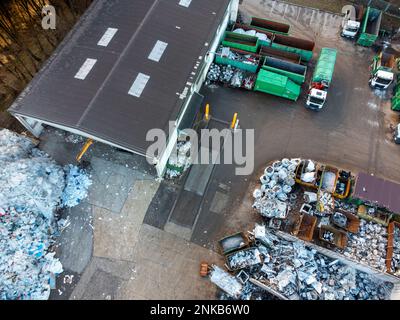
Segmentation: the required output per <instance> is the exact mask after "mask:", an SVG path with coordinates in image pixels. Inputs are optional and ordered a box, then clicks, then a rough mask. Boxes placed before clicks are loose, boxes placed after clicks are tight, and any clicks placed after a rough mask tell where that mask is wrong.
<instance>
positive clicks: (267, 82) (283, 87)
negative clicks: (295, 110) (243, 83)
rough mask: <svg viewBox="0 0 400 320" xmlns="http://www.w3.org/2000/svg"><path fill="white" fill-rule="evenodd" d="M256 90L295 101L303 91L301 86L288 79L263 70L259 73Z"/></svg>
mask: <svg viewBox="0 0 400 320" xmlns="http://www.w3.org/2000/svg"><path fill="white" fill-rule="evenodd" d="M254 90H255V91H260V92H264V93H269V94H272V95H275V96H279V97H282V98H286V99H290V100H293V101H297V99H298V98H299V96H300V91H301V90H300V86H299V85H297V84H296V83H294V82H293V81H292V80H290V79H289V78H288V77H286V76H283V75H280V74H276V73H273V72H271V71H267V70H263V69H261V70H260V71H259V72H258V76H257V80H256V84H255V86H254Z"/></svg>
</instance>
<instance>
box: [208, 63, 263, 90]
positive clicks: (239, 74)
mask: <svg viewBox="0 0 400 320" xmlns="http://www.w3.org/2000/svg"><path fill="white" fill-rule="evenodd" d="M255 81H256V76H255V75H254V74H253V73H250V72H246V71H243V70H240V69H238V68H234V67H232V66H230V65H226V66H225V65H219V64H216V63H213V64H212V65H211V67H210V70H209V71H208V74H207V81H206V85H209V84H210V83H217V82H220V83H223V84H227V85H229V86H230V87H233V88H244V89H247V90H252V89H253V88H254V84H255Z"/></svg>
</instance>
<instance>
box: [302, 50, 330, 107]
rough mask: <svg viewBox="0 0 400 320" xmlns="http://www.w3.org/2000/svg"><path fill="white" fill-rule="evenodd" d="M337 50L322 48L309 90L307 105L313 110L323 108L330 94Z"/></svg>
mask: <svg viewBox="0 0 400 320" xmlns="http://www.w3.org/2000/svg"><path fill="white" fill-rule="evenodd" d="M336 57H337V50H336V49H331V48H322V50H321V54H320V56H319V59H318V62H317V65H316V67H315V71H314V74H313V77H312V81H311V85H310V89H309V92H308V97H307V102H306V105H307V107H308V108H309V109H312V110H321V109H322V107H323V106H324V104H325V101H326V98H327V96H328V89H329V87H330V85H331V82H332V78H333V73H334V70H335V64H336Z"/></svg>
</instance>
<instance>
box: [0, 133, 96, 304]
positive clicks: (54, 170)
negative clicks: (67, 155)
mask: <svg viewBox="0 0 400 320" xmlns="http://www.w3.org/2000/svg"><path fill="white" fill-rule="evenodd" d="M65 175H67V185H66V180H65ZM88 185H89V178H88V177H87V176H85V175H84V173H83V172H82V171H80V170H79V169H78V168H76V167H73V166H69V167H68V172H67V174H66V173H65V172H64V170H63V168H62V167H60V166H58V165H57V164H56V163H55V162H54V161H53V160H52V159H51V158H50V157H49V156H48V155H47V154H45V153H44V152H42V151H40V150H38V149H36V148H35V147H34V144H33V143H32V141H31V140H30V139H29V138H27V137H24V136H21V135H18V134H15V133H13V132H11V131H9V130H5V129H4V130H1V131H0V299H3V300H5V299H7V300H12V299H13V300H14V299H19V300H27V299H29V300H37V299H39V300H45V299H48V298H49V295H50V290H51V289H52V288H55V279H56V275H58V274H60V273H62V272H63V268H62V265H61V262H60V261H59V260H58V259H57V258H55V253H54V252H50V249H51V246H52V245H53V244H54V243H55V238H56V236H57V235H58V234H59V227H60V228H65V227H66V226H67V225H68V221H67V220H65V221H60V222H59V223H57V222H56V221H55V220H56V219H55V218H54V212H55V210H56V209H57V208H60V207H62V206H63V205H65V206H73V205H74V204H77V203H79V201H80V200H82V199H83V198H84V197H86V195H87V187H88ZM62 200H63V201H62Z"/></svg>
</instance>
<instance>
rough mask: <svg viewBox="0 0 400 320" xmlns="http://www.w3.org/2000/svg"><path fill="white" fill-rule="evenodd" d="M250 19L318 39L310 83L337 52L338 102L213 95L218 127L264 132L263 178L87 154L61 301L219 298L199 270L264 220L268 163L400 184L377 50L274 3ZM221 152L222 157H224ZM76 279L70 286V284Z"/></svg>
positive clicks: (58, 141)
mask: <svg viewBox="0 0 400 320" xmlns="http://www.w3.org/2000/svg"><path fill="white" fill-rule="evenodd" d="M241 10H242V11H243V13H244V17H245V18H246V17H247V18H248V17H250V16H261V17H267V18H271V19H273V20H277V21H283V22H287V23H289V24H291V25H292V34H294V35H295V36H298V37H300V38H307V39H310V40H314V41H315V42H316V50H315V55H314V59H313V61H312V62H311V63H310V67H309V72H308V77H309V78H310V77H311V74H312V70H313V67H314V65H315V61H316V57H317V55H318V53H319V51H320V49H321V48H322V47H323V46H330V47H336V48H338V51H339V54H338V61H337V65H336V71H335V77H334V80H333V83H332V87H331V89H330V93H329V98H328V102H327V104H326V107H325V109H324V110H322V111H321V112H319V113H315V112H312V111H309V110H307V109H305V108H304V103H305V92H306V85H305V86H304V90H303V94H302V96H301V98H300V99H299V101H297V102H290V101H288V100H285V99H281V98H278V97H274V96H271V95H266V94H263V93H256V92H246V91H242V90H236V89H229V88H223V87H217V88H215V87H205V88H203V91H202V94H203V95H204V96H205V101H206V102H208V103H210V104H211V113H212V116H213V120H212V121H211V122H210V127H215V128H219V129H220V128H223V127H226V125H227V124H226V123H224V121H225V122H228V121H230V119H231V118H232V115H233V112H238V113H239V118H240V124H241V128H243V129H254V130H255V137H256V141H255V144H256V145H255V151H256V153H255V173H254V174H253V175H251V176H236V175H235V166H234V165H216V166H193V167H192V168H191V169H190V171H189V172H188V173H187V174H186V176H185V177H184V178H183V179H181V180H180V181H178V182H177V183H171V182H167V181H163V182H161V183H160V182H157V181H156V179H155V175H154V172H153V168H151V167H150V166H149V165H148V164H147V163H146V162H145V161H144V159H143V158H141V157H137V156H133V155H129V154H126V153H123V152H119V151H116V150H114V149H112V148H109V147H106V146H103V145H101V144H96V145H95V146H94V148H92V149H91V151H90V152H89V154H88V155H87V157H88V158H89V159H90V162H91V166H90V170H91V173H92V178H93V181H94V184H93V186H92V187H91V190H90V195H89V198H88V199H87V200H86V201H85V202H84V203H82V204H81V205H80V206H79V207H77V208H74V209H72V210H71V211H70V212H65V213H64V215H65V216H68V215H69V216H70V219H71V225H70V226H69V227H68V228H67V229H66V230H65V231H64V232H63V234H62V236H61V238H60V241H59V247H58V255H59V257H60V259H61V261H62V262H63V265H64V267H65V269H66V272H65V273H64V274H63V275H61V276H60V277H59V279H58V285H59V286H58V287H59V288H60V291H58V290H55V291H54V292H53V294H52V298H53V299H58V298H62V299H66V298H71V299H178V298H186V299H199V298H202V299H210V298H211V299H212V298H214V297H215V293H216V289H215V287H214V286H213V285H212V284H211V283H210V282H208V281H206V280H203V279H201V278H200V277H199V276H198V271H199V270H198V268H199V263H200V262H201V261H203V260H204V261H208V262H210V263H218V264H219V265H222V261H221V257H220V256H219V255H218V254H217V253H216V252H218V248H217V241H218V240H219V239H220V238H221V237H223V236H225V235H228V234H230V233H234V232H237V231H246V230H249V229H251V228H252V227H253V226H254V223H255V222H256V221H258V220H259V217H258V216H257V215H256V214H255V213H254V212H253V211H252V210H251V205H252V199H251V196H250V192H251V190H252V186H253V185H254V184H255V183H256V180H257V179H258V177H259V175H260V172H261V170H263V169H264V167H265V166H266V164H267V163H268V162H269V161H272V160H275V159H281V158H283V157H305V158H312V159H315V160H318V161H321V162H324V163H330V164H333V165H338V166H340V167H343V168H348V169H351V170H354V171H365V172H368V173H374V174H376V175H378V176H381V177H385V178H388V179H392V180H395V181H400V171H399V170H398V163H399V162H400V149H399V146H396V145H395V144H393V142H392V141H391V139H390V131H389V123H395V121H396V120H397V119H396V117H397V115H396V114H394V113H392V112H391V111H390V102H389V95H383V94H381V93H379V92H374V91H372V90H371V89H370V88H369V86H368V67H369V64H370V61H371V58H372V55H373V52H372V50H371V49H368V48H361V47H358V46H355V45H354V43H353V42H351V41H348V40H343V39H341V37H340V36H339V26H340V22H341V19H340V17H339V16H336V15H333V14H330V13H324V12H321V11H316V10H312V9H307V8H303V7H297V6H293V5H288V4H286V3H280V2H279V1H272V0H244V1H243V4H242V5H241ZM220 120H222V121H220ZM63 139H64V138H63V137H60V136H58V135H57V134H54V133H51V132H50V133H48V134H46V135H45V136H44V138H43V142H42V148H43V149H45V150H48V152H49V153H50V154H51V155H52V156H54V157H55V158H56V160H58V161H59V162H61V163H69V162H73V161H74V156H75V155H76V154H77V153H78V151H79V148H80V146H81V144H68V143H65V141H64V140H63ZM215 152H218V150H215ZM65 275H74V278H73V280H72V283H69V282H71V281H70V277H65Z"/></svg>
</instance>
